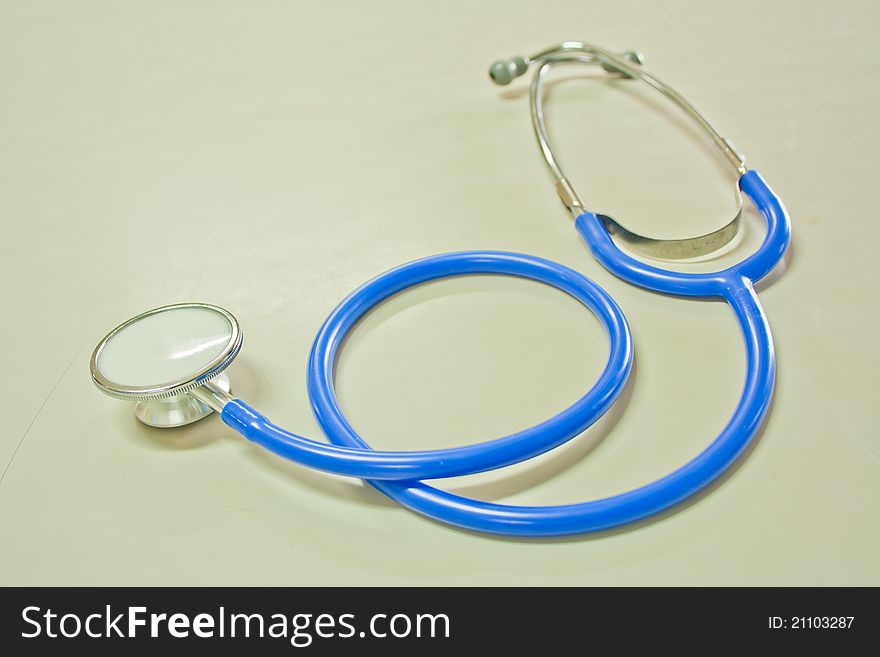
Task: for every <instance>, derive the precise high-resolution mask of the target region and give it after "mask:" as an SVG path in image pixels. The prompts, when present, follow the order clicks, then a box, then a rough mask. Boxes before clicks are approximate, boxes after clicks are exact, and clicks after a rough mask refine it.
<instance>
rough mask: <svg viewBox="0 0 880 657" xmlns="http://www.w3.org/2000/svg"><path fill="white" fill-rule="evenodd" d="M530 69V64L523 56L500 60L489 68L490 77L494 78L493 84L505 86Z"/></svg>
mask: <svg viewBox="0 0 880 657" xmlns="http://www.w3.org/2000/svg"><path fill="white" fill-rule="evenodd" d="M528 68H529V63H528V62H527V61H526V58H525V57H523V56H521V55H517V56H516V57H511V58H510V59H499V60H498V61H497V62H495V63H494V64H492V66H490V67H489V77H490V78H492V82H494V83H495V84H498V85H501V86H504V85H508V84H510V83H511V82H513V79H514V78H518V77H519V76H520V75H522V74H523V73H525V72H526V70H527V69H528Z"/></svg>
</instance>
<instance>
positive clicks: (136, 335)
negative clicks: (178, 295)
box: [91, 303, 242, 427]
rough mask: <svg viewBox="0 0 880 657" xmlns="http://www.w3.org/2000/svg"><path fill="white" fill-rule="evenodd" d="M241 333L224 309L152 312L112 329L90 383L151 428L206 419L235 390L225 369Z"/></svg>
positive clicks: (190, 306) (180, 307)
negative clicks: (128, 404) (125, 403)
mask: <svg viewBox="0 0 880 657" xmlns="http://www.w3.org/2000/svg"><path fill="white" fill-rule="evenodd" d="M241 342H242V335H241V330H240V328H239V325H238V321H237V320H236V319H235V317H234V316H233V315H232V313H230V312H229V311H227V310H224V309H223V308H220V307H218V306H212V305H209V304H204V303H181V304H174V305H171V306H162V307H161V308H155V309H153V310H148V311H147V312H145V313H142V314H140V315H137V316H136V317H133V318H131V319H129V320H128V321H126V322H124V323H122V324H120V325H119V326H117V327H116V328H115V329H113V330H112V331H110V333H108V334H107V336H106V337H104V339H103V340H101V342H100V343H98V346H97V347H96V348H95V351H94V353H93V354H92V359H91V372H92V380H93V381H94V382H95V385H97V386H98V388H99V389H100V390H101V391H102V392H104V393H106V394H108V395H110V396H111V397H115V398H117V399H122V400H126V401H131V402H134V413H135V416H136V417H137V418H138V419H139V420H140V421H141V422H143V423H145V424H148V425H150V426H154V427H179V426H183V425H185V424H191V423H192V422H195V421H197V420H200V419H202V418H204V417H207V416H208V415H210V414H211V412H212V411H213V410H216V409H217V408H218V406H219V407H222V404H217V403H213V402H214V399H216V398H217V397H221V398H225V397H226V396H227V395H228V393H229V391H230V383H229V378H228V377H227V376H226V375H225V374H224V373H223V371H224V370H225V369H226V368H227V367H228V366H229V364H230V363H231V362H232V360H233V359H234V358H235V356H236V355H238V352H239V350H240V349H241Z"/></svg>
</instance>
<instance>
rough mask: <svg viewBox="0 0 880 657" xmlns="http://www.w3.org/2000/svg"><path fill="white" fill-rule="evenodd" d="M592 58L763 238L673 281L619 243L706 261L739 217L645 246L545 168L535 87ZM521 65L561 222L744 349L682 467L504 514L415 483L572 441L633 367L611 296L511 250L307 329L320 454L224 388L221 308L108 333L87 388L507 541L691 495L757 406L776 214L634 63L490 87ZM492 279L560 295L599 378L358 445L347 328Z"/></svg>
mask: <svg viewBox="0 0 880 657" xmlns="http://www.w3.org/2000/svg"><path fill="white" fill-rule="evenodd" d="M569 62H578V63H591V64H598V65H600V66H602V68H604V69H606V70H607V71H609V72H611V73H614V74H618V75H621V76H623V77H627V78H634V79H641V80H643V81H645V82H647V83H648V84H650V85H651V86H652V87H654V88H655V89H657V90H658V91H660V92H661V93H663V94H664V95H665V96H667V97H668V98H669V99H671V100H672V101H673V102H675V103H676V104H677V105H678V106H680V107H681V108H682V109H683V110H684V111H685V112H686V113H687V114H688V115H689V116H691V117H692V118H693V119H694V120H695V121H696V122H697V123H698V125H699V126H700V127H701V128H702V129H703V130H704V131H705V132H706V133H707V134H708V135H709V137H710V138H711V139H712V140H713V141H714V143H715V144H716V145H718V146H719V148H720V149H721V151H722V152H723V153H724V155H725V157H726V158H727V159H728V161H729V162H730V163H731V165H732V166H733V167H734V168H735V170H736V172H737V175H738V188H739V190H740V191H741V192H742V193H744V194H745V195H746V196H747V197H748V198H749V199H751V201H752V202H753V203H754V205H755V206H756V207H757V209H758V210H760V212H761V214H762V215H763V216H764V218H765V220H766V222H767V234H766V237H765V238H764V241H763V243H762V244H761V246H760V247H759V248H758V250H757V251H756V252H755V253H753V254H752V255H750V256H749V257H748V258H746V259H745V260H743V261H742V262H740V263H738V264H736V265H734V266H732V267H729V268H727V269H724V270H722V271H718V272H713V273H703V274H691V273H679V272H674V271H669V270H665V269H661V268H658V267H656V266H653V265H649V264H646V263H645V262H642V261H641V260H637V259H636V258H634V257H632V256H630V255H628V254H627V253H625V252H624V251H623V250H621V249H620V247H618V245H617V243H616V242H615V240H613V239H612V237H611V234H612V233H613V234H615V235H616V236H617V238H618V240H620V241H622V242H624V243H625V244H626V245H627V246H628V247H630V249H632V250H634V251H640V252H643V253H645V254H647V255H650V256H653V257H655V258H662V259H670V258H688V257H694V256H698V255H702V254H705V253H709V252H711V251H714V250H716V249H718V248H720V247H721V246H723V245H724V244H726V243H727V242H729V241H730V240H731V239H732V238H733V237H734V235H735V234H736V232H737V230H738V228H739V222H740V213H739V212H738V213H737V216H736V218H735V219H734V220H733V221H732V222H731V223H730V224H728V225H727V226H725V227H724V228H722V229H720V230H718V231H715V232H713V233H710V234H707V235H703V236H700V237H696V238H690V239H683V240H656V239H652V238H647V237H643V236H640V235H636V234H635V233H632V232H631V231H628V230H627V229H626V228H624V227H623V226H621V225H620V224H618V223H617V222H616V221H615V220H613V219H611V218H610V217H608V216H605V215H599V214H595V213H593V212H590V211H587V210H586V209H585V208H584V205H583V203H582V202H581V200H580V199H579V197H578V196H577V194H576V193H575V191H574V188H573V187H572V185H571V183H570V182H569V180H568V179H567V178H566V176H565V175H564V174H563V171H562V169H561V167H560V166H559V163H558V162H557V160H556V158H555V156H554V154H553V148H552V146H551V144H550V140H549V138H548V136H547V130H546V126H545V121H544V116H543V106H542V84H543V81H544V78H545V76H546V74H547V72H548V71H549V70H550V69H551V68H552V67H553V66H554V65H555V64H559V63H569ZM532 66H533V67H534V68H535V73H534V77H533V79H532V84H531V88H530V104H531V113H532V123H533V127H534V130H535V135H536V137H537V140H538V144H539V146H540V148H541V152H542V154H543V157H544V159H545V162H546V163H547V166H548V168H549V170H550V172H551V174H552V175H553V177H554V180H555V182H556V188H557V191H558V193H559V196H560V198H561V199H562V201H563V203H564V204H565V206H566V207H567V208H568V210H569V211H570V212H571V214H572V215H573V216H574V218H575V227H576V228H577V230H578V232H579V233H580V234H581V236H582V237H583V238H584V240H585V241H586V243H587V245H588V246H589V248H590V250H591V251H592V253H593V255H594V257H595V258H596V259H597V260H598V261H599V262H600V263H601V264H602V265H603V266H604V267H605V268H606V269H608V270H609V271H610V272H611V273H613V274H614V275H615V276H618V277H619V278H621V279H623V280H625V281H628V282H629V283H632V284H633V285H637V286H639V287H642V288H645V289H648V290H652V291H655V292H661V293H665V294H671V295H679V296H689V297H718V298H721V299H724V300H725V301H726V302H727V303H728V304H729V305H730V307H731V308H732V309H733V311H734V314H735V315H736V318H737V321H738V322H739V325H740V328H741V329H742V333H743V337H744V339H745V346H746V356H747V363H748V365H747V370H746V380H745V386H744V389H743V393H742V396H741V397H740V400H739V403H738V405H737V407H736V410H735V411H734V413H733V415H732V417H731V418H730V420H729V421H728V423H727V425H726V426H725V427H724V429H723V430H722V431H721V433H720V434H719V435H718V436H717V437H716V438H715V440H713V441H712V442H711V443H710V444H709V446H708V447H706V448H705V449H704V450H703V451H702V452H701V453H699V454H698V455H697V456H696V457H695V458H693V459H692V460H691V461H689V462H688V463H686V464H685V465H683V466H681V467H680V468H679V469H677V470H675V471H674V472H671V473H670V474H668V475H666V476H665V477H662V478H661V479H658V480H657V481H654V482H652V483H650V484H647V485H644V486H641V487H639V488H635V489H633V490H630V491H628V492H625V493H622V494H619V495H614V496H611V497H606V498H603V499H599V500H592V501H589V502H581V503H578V504H565V505H557V506H517V505H505V504H495V503H491V502H483V501H479V500H474V499H470V498H466V497H462V496H460V495H454V494H452V493H449V492H446V491H442V490H439V489H437V488H434V487H432V486H429V485H428V484H426V483H424V480H430V479H437V478H443V477H455V476H460V475H466V474H472V473H476V472H483V471H486V470H491V469H494V468H500V467H504V466H506V465H511V464H513V463H517V462H519V461H522V460H525V459H528V458H531V457H534V456H537V455H539V454H542V453H544V452H546V451H548V450H551V449H553V448H554V447H557V446H559V445H561V444H563V443H565V442H566V441H568V440H571V439H572V438H574V437H576V436H577V435H579V434H580V433H581V432H583V431H584V430H585V429H586V428H588V427H589V426H590V425H592V424H593V423H594V422H595V421H596V420H597V419H598V418H599V417H601V416H602V414H603V413H605V411H607V410H608V408H609V407H610V406H611V405H612V404H613V403H614V401H615V400H616V399H617V397H618V396H619V395H620V393H621V391H622V389H623V387H624V385H625V383H626V381H627V378H628V376H629V373H630V371H631V369H632V362H633V346H632V338H631V335H630V330H629V326H628V324H627V322H626V319H625V317H624V316H623V313H622V312H621V310H620V308H619V307H618V306H617V304H616V303H615V302H614V300H613V299H612V298H611V297H610V296H609V295H608V294H607V293H606V292H605V291H604V290H603V289H602V288H600V287H599V286H598V285H596V284H595V283H594V282H592V281H591V280H589V279H588V278H586V277H585V276H583V275H582V274H580V273H578V272H576V271H574V270H572V269H570V268H568V267H564V266H562V265H560V264H557V263H554V262H551V261H549V260H545V259H542V258H537V257H534V256H528V255H522V254H517V253H505V252H496V251H466V252H460V253H448V254H443V255H438V256H432V257H429V258H424V259H422V260H416V261H414V262H410V263H408V264H405V265H402V266H400V267H397V268H396V269H392V270H391V271H388V272H386V273H384V274H382V275H380V276H378V277H377V278H374V279H373V280H371V281H369V282H368V283H366V284H365V285H363V286H361V287H360V288H358V289H357V290H355V291H354V292H353V293H352V294H351V295H349V296H348V297H347V298H346V299H345V300H344V301H343V302H342V303H341V304H339V305H338V306H337V307H336V309H335V310H334V311H333V312H332V313H331V314H330V316H329V317H328V318H327V320H326V321H325V322H324V324H323V326H322V327H321V329H320V330H319V332H318V335H317V337H316V339H315V342H314V344H313V346H312V350H311V354H310V358H309V364H308V391H309V397H310V399H311V404H312V409H313V411H314V413H315V416H316V418H317V420H318V422H319V424H320V425H321V428H322V429H323V431H324V433H325V435H326V437H327V439H328V440H329V441H330V444H327V443H324V442H320V441H315V440H311V439H308V438H304V437H302V436H298V435H296V434H293V433H290V432H288V431H286V430H284V429H282V428H280V427H278V426H276V425H275V424H273V423H272V422H271V421H269V420H268V419H267V418H266V417H265V416H263V415H262V414H260V413H259V412H257V411H256V410H254V409H253V408H251V407H250V406H248V405H247V404H246V403H245V402H243V401H242V400H240V399H237V398H235V397H234V396H233V395H231V394H230V387H229V382H228V379H227V378H226V376H225V374H224V370H225V368H226V367H227V366H228V365H229V364H230V363H231V362H232V359H233V358H234V357H235V356H236V355H237V354H238V352H239V350H240V348H241V343H242V336H241V330H240V328H239V326H238V322H237V321H236V319H235V318H234V317H233V316H232V314H231V313H229V312H228V311H226V310H224V309H222V308H219V307H217V306H212V305H209V304H198V303H185V304H175V305H172V306H163V307H162V308H157V309H154V310H151V311H148V312H146V313H143V314H141V315H138V316H137V317H134V318H132V319H130V320H128V321H127V322H125V323H123V324H121V325H120V326H118V327H116V328H115V329H114V330H113V331H111V332H110V333H109V334H108V335H107V336H106V337H105V338H104V339H103V340H102V341H101V342H100V343H99V345H98V346H97V348H96V349H95V352H94V354H93V356H92V359H91V373H92V378H93V380H94V382H95V383H96V384H97V385H98V387H99V388H100V389H101V390H102V391H104V392H106V393H107V394H109V395H111V396H113V397H117V398H120V399H126V400H130V401H134V402H135V412H136V415H137V417H138V418H139V419H141V420H142V421H144V422H146V423H147V424H150V425H153V426H160V427H165V426H180V425H183V424H188V423H189V422H193V421H195V420H198V419H200V418H202V417H205V416H207V415H209V414H210V413H211V412H212V411H217V412H219V414H220V417H221V418H222V419H223V421H224V422H225V423H226V424H227V425H229V426H230V427H232V428H233V429H235V430H236V431H238V432H239V433H241V434H242V435H243V436H245V437H246V438H248V439H249V440H251V441H253V442H254V443H257V444H258V445H261V446H263V447H265V448H266V449H268V450H270V451H272V452H275V453H277V454H279V455H281V456H283V457H285V458H289V459H292V460H294V461H296V462H298V463H301V464H303V465H306V466H309V467H312V468H316V469H318V470H324V471H326V472H332V473H336V474H341V475H347V476H352V477H360V478H363V479H365V480H366V481H367V482H368V483H369V484H370V485H372V486H374V487H375V488H377V489H378V490H379V491H381V492H382V493H384V494H385V495H387V496H388V497H390V498H392V499H394V500H396V501H398V502H399V503H401V504H402V505H404V506H406V507H408V508H410V509H412V510H414V511H417V512H418V513H421V514H423V515H426V516H428V517H431V518H434V519H436V520H439V521H442V522H445V523H448V524H450V525H454V526H457V527H461V528H465V529H469V530H474V531H479V532H488V533H493V534H502V535H515V536H558V535H565V534H578V533H585V532H593V531H597V530H602V529H608V528H611V527H616V526H619V525H624V524H626V523H631V522H633V521H636V520H639V519H641V518H645V517H647V516H650V515H652V514H656V513H658V512H660V511H663V510H664V509H667V508H669V507H671V506H673V505H675V504H677V503H678V502H681V501H682V500H684V499H686V498H687V497H689V496H691V495H693V494H694V493H696V492H697V491H699V490H700V489H702V488H703V487H705V486H706V485H707V484H709V483H710V482H712V481H713V480H714V479H715V478H716V477H718V476H719V475H720V474H721V473H722V472H724V470H725V469H727V468H728V467H729V466H730V465H731V464H732V463H733V462H734V461H735V460H736V458H737V457H738V456H739V455H740V454H741V453H742V451H743V450H744V449H745V448H746V447H747V446H748V444H749V442H750V441H751V440H752V438H753V437H754V436H755V433H756V431H757V430H758V428H759V426H760V425H761V422H762V420H763V418H764V416H765V415H766V413H767V410H768V408H769V405H770V400H771V396H772V391H773V384H774V379H775V357H774V351H773V340H772V337H771V335H770V327H769V325H768V322H767V318H766V316H765V315H764V311H763V310H762V308H761V305H760V302H759V300H758V297H757V294H756V293H755V290H754V284H755V283H756V282H757V281H759V280H761V279H762V278H763V277H764V276H766V275H767V274H768V273H769V272H770V271H771V270H772V269H773V268H774V267H775V266H776V265H777V264H778V263H779V262H780V260H781V259H782V257H783V255H784V253H785V251H786V249H787V247H788V244H789V241H790V225H789V219H788V215H787V213H786V210H785V208H784V207H783V205H782V203H781V201H780V200H779V199H778V198H777V197H776V195H775V194H774V193H773V192H772V191H771V190H770V188H769V187H768V186H767V184H766V183H765V182H764V180H763V178H761V176H760V175H759V174H758V173H756V172H755V171H749V170H747V169H746V167H745V164H744V158H743V157H742V156H741V155H740V154H739V153H738V152H737V150H736V149H735V148H734V147H733V145H732V144H731V143H730V142H729V141H727V140H726V139H725V138H724V137H722V136H721V135H720V134H719V133H718V132H717V130H716V129H715V128H714V127H713V126H712V124H711V123H709V121H708V120H706V118H705V117H703V116H702V115H701V114H700V113H699V112H697V110H696V109H695V108H694V107H693V106H692V105H691V104H690V103H689V102H688V101H687V100H685V99H684V98H683V97H682V96H681V95H679V94H678V93H677V92H676V91H674V90H673V89H671V88H670V87H669V86H668V85H666V84H664V83H662V82H660V81H659V80H658V79H657V78H656V77H654V76H653V75H652V74H650V73H649V72H648V71H647V70H646V69H645V68H644V67H643V66H642V57H641V55H640V54H639V53H636V52H629V53H625V54H623V55H617V54H615V53H612V52H609V51H606V50H604V49H601V48H597V47H595V46H591V45H588V44H585V43H580V42H565V43H562V44H559V45H558V46H556V47H554V48H551V49H548V50H545V51H542V52H540V53H538V54H536V55H534V56H532V57H528V58H526V57H514V58H511V59H509V60H505V61H501V62H497V63H496V64H494V65H493V66H492V68H491V69H490V76H491V78H492V79H493V80H494V81H495V82H496V83H498V84H508V83H509V82H511V81H512V80H513V79H514V78H515V77H517V76H519V75H522V74H523V73H525V72H526V71H527V70H528V69H529V67H532ZM473 274H498V275H504V276H515V277H520V278H525V279H530V280H534V281H538V282H541V283H545V284H547V285H550V286H553V287H555V288H557V289H559V290H562V291H563V292H565V293H567V294H569V295H570V296H572V297H573V298H575V299H577V300H578V301H580V302H581V303H582V304H583V305H584V306H586V307H587V308H588V309H589V310H591V311H592V312H593V313H594V314H595V315H596V317H597V318H598V319H599V320H600V321H601V323H602V324H603V325H604V327H605V330H606V331H607V334H608V337H609V340H610V345H611V347H610V351H609V356H608V360H607V362H606V364H605V369H604V370H603V372H602V374H601V376H600V377H599V379H598V381H597V382H596V383H595V385H593V387H592V388H590V389H589V390H588V391H587V392H586V394H585V395H584V396H583V397H581V398H580V399H579V400H578V401H577V402H575V403H574V404H573V405H572V406H570V407H569V408H567V409H565V410H564V411H562V412H561V413H559V414H557V415H555V416H554V417H552V418H550V419H549V420H547V421H545V422H542V423H541V424H538V425H536V426H533V427H531V428H528V429H525V430H523V431H520V432H518V433H514V434H511V435H509V436H506V437H503V438H499V439H496V440H491V441H488V442H484V443H479V444H476V445H470V446H466V447H456V448H451V449H440V450H428V451H406V452H385V451H377V450H373V449H372V448H371V447H370V446H369V445H368V444H367V443H366V442H365V441H364V439H363V438H361V436H359V435H358V434H357V432H356V431H355V430H354V429H353V428H352V426H351V425H350V424H349V422H348V421H347V420H346V418H345V416H344V415H343V413H342V410H341V409H340V406H339V401H338V400H337V397H336V393H335V390H334V384H333V369H334V363H335V361H336V357H337V354H338V352H339V348H340V346H341V344H342V342H343V340H344V339H345V336H346V335H347V334H348V332H349V331H350V330H351V329H352V327H353V326H355V324H356V323H357V322H358V321H359V320H360V319H361V318H362V317H363V316H364V315H365V314H366V313H367V312H369V311H370V310H371V309H372V308H374V307H375V306H376V305H377V304H379V303H381V302H382V301H384V300H385V299H388V298H389V297H391V296H393V295H395V294H397V293H398V292H401V291H402V290H405V289H407V288H410V287H413V286H415V285H419V284H421V283H424V282H426V281H431V280H435V279H439V278H446V277H450V276H463V275H473Z"/></svg>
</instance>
